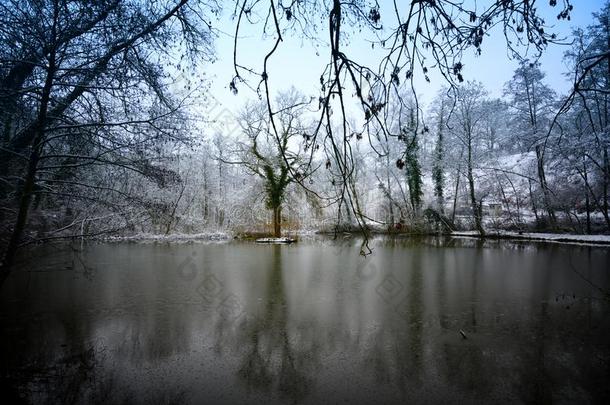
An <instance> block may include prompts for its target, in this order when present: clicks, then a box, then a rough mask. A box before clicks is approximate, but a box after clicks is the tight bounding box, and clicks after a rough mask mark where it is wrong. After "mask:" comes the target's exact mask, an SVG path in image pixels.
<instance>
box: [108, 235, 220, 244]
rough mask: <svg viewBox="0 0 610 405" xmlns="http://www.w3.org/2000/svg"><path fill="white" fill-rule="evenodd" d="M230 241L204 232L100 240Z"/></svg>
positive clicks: (111, 237)
mask: <svg viewBox="0 0 610 405" xmlns="http://www.w3.org/2000/svg"><path fill="white" fill-rule="evenodd" d="M229 239H231V235H229V234H228V233H224V232H204V233H195V234H186V233H175V234H170V235H159V234H152V233H139V234H136V235H131V236H107V237H104V238H102V240H104V241H105V242H172V243H184V242H193V241H224V240H229Z"/></svg>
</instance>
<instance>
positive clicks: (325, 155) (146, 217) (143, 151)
mask: <svg viewBox="0 0 610 405" xmlns="http://www.w3.org/2000/svg"><path fill="white" fill-rule="evenodd" d="M508 3H510V2H508ZM550 3H551V6H554V7H556V8H558V9H560V7H559V6H556V3H557V2H550ZM162 6H163V4H162V2H160V3H159V4H157V3H155V4H154V5H151V6H150V7H149V8H148V7H146V6H145V5H141V6H138V5H137V2H136V3H134V4H131V3H130V2H121V1H104V2H95V3H91V4H90V3H88V2H82V4H81V2H67V3H65V4H64V2H59V1H56V2H31V3H30V2H11V1H9V2H7V3H6V4H4V5H3V8H2V12H1V19H2V25H3V29H2V33H1V35H2V44H3V46H2V49H1V52H2V54H1V55H0V60H1V61H2V66H1V68H2V85H1V89H2V96H1V100H2V119H1V120H2V132H3V135H2V146H1V148H2V149H1V153H2V159H1V161H2V170H1V171H0V175H1V180H2V181H1V184H2V185H1V196H0V198H1V199H2V213H1V217H0V223H1V224H2V225H1V226H2V230H3V231H2V235H3V238H2V244H3V247H4V248H3V251H4V252H5V256H6V257H5V260H4V261H5V262H6V263H9V262H11V261H12V259H11V257H10V256H11V255H12V254H11V252H13V251H15V250H16V248H17V247H18V246H20V245H23V244H30V243H35V242H39V241H45V240H50V239H56V238H74V237H96V236H100V235H123V236H124V235H135V234H138V233H147V234H159V235H169V234H183V233H186V234H194V233H205V232H211V231H213V232H230V233H240V232H241V233H244V232H245V233H247V232H250V233H252V232H259V233H272V234H275V235H276V236H279V235H280V232H281V228H283V229H284V231H289V232H293V233H297V232H302V231H316V230H318V231H320V230H322V231H328V232H333V231H337V230H341V231H343V230H357V231H361V232H362V231H366V230H371V229H372V230H376V231H382V232H383V231H387V232H392V231H398V232H414V233H416V232H421V233H425V232H445V231H452V230H477V231H478V232H479V233H481V234H484V233H485V231H486V230H493V229H506V230H519V231H524V230H535V231H550V232H572V233H583V234H590V233H607V232H608V231H609V230H610V216H609V213H608V193H609V192H608V187H609V182H610V180H609V173H610V163H609V159H608V141H609V135H608V128H609V127H608V119H609V108H610V107H609V100H608V97H609V96H608V92H609V89H610V64H609V63H608V52H609V51H610V50H609V42H608V38H610V27H609V23H608V13H609V10H610V8H609V7H610V6H609V5H608V4H604V5H603V8H602V9H601V10H599V12H597V13H596V14H594V16H592V20H591V24H590V25H588V26H586V27H581V28H579V29H576V30H575V31H574V32H573V33H572V34H571V35H572V36H571V38H570V39H569V45H565V48H564V49H565V54H564V64H565V65H566V66H567V67H568V69H566V70H565V75H566V76H567V77H569V78H570V80H572V81H573V84H574V85H573V89H572V90H571V91H570V92H568V93H567V94H561V93H558V92H556V91H554V89H553V88H552V87H551V86H550V85H549V84H548V83H547V82H546V81H545V72H544V69H543V67H542V66H541V65H540V63H539V62H537V60H536V54H535V53H534V54H533V55H531V56H530V57H524V58H521V59H520V62H519V66H518V68H517V69H516V70H515V71H514V74H513V76H512V78H511V79H510V80H509V81H507V82H506V83H504V84H503V88H504V94H503V95H502V96H501V97H491V96H490V95H489V93H488V91H487V90H486V89H485V88H484V86H483V85H482V84H481V83H480V82H477V81H476V80H467V81H466V80H464V78H463V73H462V65H461V63H460V62H459V61H458V62H456V63H454V64H453V65H451V66H449V62H448V55H447V54H448V53H449V50H453V51H454V53H457V52H458V51H459V52H461V48H459V46H461V45H458V44H461V42H460V41H459V40H458V39H455V38H454V36H453V35H454V34H449V33H447V34H443V35H445V36H441V35H440V34H437V35H436V37H435V38H433V39H434V40H435V41H438V44H437V45H434V46H433V54H434V55H436V56H437V59H438V61H437V62H436V65H437V67H438V69H440V70H441V71H442V72H443V74H445V73H446V74H447V79H448V81H447V82H446V84H444V85H443V86H444V87H442V88H441V90H439V91H438V93H437V94H436V96H435V97H434V98H433V99H432V100H433V101H432V102H430V103H428V105H422V104H421V103H419V102H418V100H417V97H416V96H417V94H416V93H414V92H412V91H411V89H410V86H411V83H412V82H410V81H409V80H408V79H409V78H410V77H411V76H414V74H413V73H412V71H413V69H414V68H413V67H412V68H411V69H410V70H409V71H407V72H406V77H407V79H406V80H405V79H401V77H405V73H404V71H405V70H406V69H405V68H404V67H402V66H401V62H402V61H400V60H396V61H391V60H390V59H388V61H386V64H387V63H388V62H391V63H393V64H394V67H393V68H392V69H393V71H392V72H391V74H390V75H389V80H385V79H386V77H385V76H384V75H385V74H386V72H381V73H372V72H373V71H372V70H371V71H367V70H366V69H368V68H364V67H363V66H361V65H358V64H356V63H355V62H354V63H353V66H351V65H350V63H352V62H343V64H344V65H345V66H347V68H346V69H347V71H341V70H339V71H336V72H334V73H332V72H331V73H329V74H328V75H327V76H328V78H329V79H328V81H329V82H328V83H327V82H326V80H327V79H326V78H325V77H324V76H325V75H324V74H323V75H322V77H321V86H320V87H321V88H320V94H319V96H318V97H315V96H313V95H309V94H308V95H306V94H304V93H303V92H301V91H300V90H296V89H295V88H287V89H283V90H278V91H275V92H273V93H271V92H270V93H268V94H266V96H264V97H263V96H262V95H261V94H262V93H261V91H260V90H261V89H260V86H261V84H265V85H266V84H267V82H268V80H271V79H269V78H268V77H267V76H266V75H265V73H264V72H263V74H262V78H263V79H262V80H261V84H259V89H258V92H259V97H258V99H257V98H256V97H255V98H254V99H251V100H250V101H247V102H246V103H245V104H244V105H243V107H241V108H240V110H239V112H238V113H236V114H232V113H231V112H230V111H228V110H226V109H223V108H222V106H219V107H217V106H214V103H215V102H217V100H216V99H215V98H214V96H213V95H208V94H206V91H205V89H206V83H205V80H206V79H205V78H204V77H203V76H202V75H201V73H200V71H201V69H202V67H201V66H202V65H205V63H206V61H209V60H211V59H212V58H213V56H214V52H215V50H214V49H213V37H214V35H213V34H214V28H213V26H212V25H211V23H209V22H208V21H207V20H204V19H202V18H201V16H202V15H204V14H205V15H208V14H215V13H219V12H220V5H218V4H214V3H210V4H208V3H206V2H196V3H195V5H192V4H190V3H188V2H186V1H182V2H178V3H177V4H176V5H175V7H173V8H167V9H165V8H163V7H162ZM309 6H310V5H303V9H302V10H301V9H300V8H299V7H301V5H300V3H296V4H295V5H294V7H295V11H294V12H290V10H291V7H290V6H284V5H282V4H280V8H282V9H283V10H284V15H283V16H281V18H280V20H281V23H292V24H294V22H293V21H294V19H296V14H297V12H301V13H303V16H300V17H299V18H301V19H303V21H305V20H306V18H307V14H306V12H305V11H307V10H308V8H307V7H309ZM422 7H423V6H422ZM507 7H508V6H507ZM519 7H521V6H515V7H514V9H513V10H511V12H512V13H518V12H519V11H521V10H520V9H519ZM346 8H348V7H346ZM571 8H572V5H569V3H567V4H566V6H565V8H564V9H562V10H561V9H560V13H559V15H558V16H557V18H558V20H559V19H566V18H569V12H570V10H571ZM236 10H237V8H236ZM244 10H245V9H242V10H241V11H242V12H241V13H239V21H241V20H242V14H243V13H244ZM376 10H378V8H375V7H374V6H373V7H372V8H370V13H369V14H364V15H363V16H360V15H359V14H358V13H360V12H361V11H362V10H361V9H360V8H359V7H356V6H354V10H351V11H353V12H354V13H356V14H355V15H354V16H351V15H347V16H345V17H344V18H346V19H356V20H358V21H360V20H363V21H360V24H368V25H371V26H373V28H374V27H375V25H376V24H380V22H379V18H381V17H379V15H378V12H377V11H376ZM441 10H442V9H441ZM351 11H350V10H348V11H347V13H349V12H351ZM250 12H252V13H253V12H254V11H253V10H250ZM423 12H426V10H425V9H424V10H423V11H422V13H423ZM427 12H428V14H430V15H431V16H432V15H433V13H435V12H439V11H438V10H436V9H434V8H431V9H430V10H428V11H427ZM488 12H489V13H493V12H497V11H494V10H488ZM344 13H346V11H344ZM246 14H247V13H246ZM39 16H44V18H38V17H39ZM291 17H292V18H291ZM492 17H493V16H492V15H490V16H489V17H486V18H488V19H489V20H490V21H491V18H492ZM244 18H245V17H244ZM515 18H516V17H513V21H514V19H515ZM522 18H526V17H525V16H522ZM482 19H483V20H484V21H483V23H484V24H488V25H489V24H490V22H489V21H485V18H482ZM537 19H538V20H540V19H539V17H534V19H533V20H532V21H527V20H524V23H525V24H526V28H527V32H524V30H525V28H523V23H518V24H517V26H516V27H513V28H514V29H513V30H512V32H513V33H514V34H515V35H517V37H516V38H517V39H518V40H519V41H521V42H522V43H523V42H525V43H527V41H531V43H530V46H537V47H539V48H540V49H542V48H543V47H544V46H547V44H548V41H552V40H553V38H555V34H547V33H545V31H544V30H543V28H542V27H538V28H536V24H538V25H541V24H542V22H541V21H538V20H537ZM166 20H167V23H166ZM170 20H171V21H172V22H171V24H170ZM174 20H175V22H173V21H174ZM431 20H433V21H434V17H433V16H432V17H431ZM239 21H238V29H239ZM297 21H298V20H297ZM348 21H350V20H348ZM436 21H437V23H438V24H441V21H439V20H438V19H437V20H436ZM477 21H478V20H477V18H476V17H475V16H474V15H473V17H472V21H471V23H474V24H475V25H476V22H477ZM276 22H277V21H276ZM301 23H302V22H299V24H301ZM511 23H512V22H511V21H508V22H507V24H511ZM242 24H244V23H243V22H242ZM277 24H280V22H277ZM530 25H531V26H530ZM267 28H268V27H267ZM278 28H279V25H278ZM281 29H282V30H289V29H295V30H296V28H293V27H286V28H284V27H282V28H281ZM428 29H429V30H431V31H432V30H433V28H430V27H429V28H428ZM434 29H436V30H437V31H439V32H442V31H440V29H439V28H434ZM530 30H532V31H535V32H533V33H532V32H530ZM418 32H419V31H416V34H417V33H418ZM297 33H298V31H297ZM481 33H482V29H481ZM306 34H307V35H309V34H308V33H306V32H304V33H302V35H306ZM422 35H424V34H423V33H422ZM464 35H466V34H464ZM468 35H471V34H468ZM477 35H478V34H477ZM506 35H508V34H506ZM536 35H538V36H539V37H540V38H536ZM547 36H548V38H547ZM443 40H444V41H445V42H446V43H443V42H442V41H443ZM468 40H469V41H470V42H469V43H470V45H468V46H470V47H474V48H477V49H479V52H480V47H481V46H483V45H482V44H481V42H482V38H481V39H480V40H479V43H478V44H477V41H476V38H475V40H474V42H473V41H471V40H470V39H468ZM411 41H412V42H413V44H414V45H416V46H419V47H420V48H424V49H425V48H428V47H429V46H430V45H429V44H427V43H426V41H425V40H424V39H423V38H420V39H418V38H411ZM418 41H420V42H418ZM456 41H457V42H456ZM454 42H455V43H454ZM510 43H511V42H510V40H509V44H510ZM513 43H514V41H513ZM236 44H237V41H236ZM337 46H338V45H337ZM435 46H436V47H438V50H436V48H435ZM458 48H459V49H458ZM236 50H237V48H236ZM441 50H443V52H444V55H445V56H443V58H444V60H443V59H442V58H441V57H440V56H438V55H441V53H440V52H441ZM418 52H423V49H422V50H419V51H418ZM516 52H517V50H515V53H516ZM342 55H343V54H342ZM342 57H346V56H345V55H343V56H342ZM417 60H423V59H421V58H419V57H418V58H417ZM346 61H347V59H346ZM415 61H416V60H414V61H411V62H415ZM333 63H334V62H331V63H330V64H329V69H331V70H332V68H333V67H332V64H333ZM405 63H406V62H405ZM425 63H426V62H420V64H422V67H423V72H427V70H428V68H427V67H426V66H424V64H425ZM335 69H336V68H335ZM401 69H402V70H403V71H402V72H401ZM241 70H246V71H248V68H247V67H243V66H240V65H239V64H237V62H236V64H235V72H236V74H235V76H234V78H233V80H232V81H231V83H230V88H231V90H232V91H234V92H235V93H236V94H237V92H238V86H241V84H242V82H243V83H244V85H245V84H247V80H246V79H244V78H243V75H244V73H242V72H241ZM444 70H447V72H445V71H444ZM329 72H330V71H329ZM356 75H360V78H359V79H357V78H356V77H355V76H356ZM363 78H364V79H363ZM366 78H368V79H366ZM352 79H353V80H354V83H358V82H359V81H360V82H362V81H363V80H364V81H366V82H367V83H366V84H363V85H361V87H359V86H356V88H355V90H356V95H353V94H352V95H350V97H348V96H347V94H345V95H344V94H343V93H348V92H350V91H352V90H354V89H353V88H352V87H353V86H354V83H350V82H349V80H352ZM384 80H385V81H384ZM401 80H402V82H401ZM426 80H429V78H428V76H427V75H426ZM335 82H337V83H338V82H341V83H342V84H341V86H345V90H343V92H341V91H339V90H337V84H336V83H335ZM343 82H346V83H343ZM312 86H315V84H312ZM332 86H335V89H329V87H332ZM350 86H352V87H350ZM365 89H366V90H365ZM365 91H366V92H368V94H367V95H365V94H364V92H365ZM339 93H342V94H339ZM240 94H241V93H240ZM335 96H337V98H341V102H340V103H337V102H336V100H334V99H335ZM348 98H351V99H355V100H357V101H358V102H359V103H360V104H361V107H362V109H361V110H360V111H358V110H357V108H354V106H353V105H349V103H350V101H349V100H348ZM206 103H208V104H210V106H209V107H208V108H206V109H203V108H201V107H198V106H200V105H201V104H203V105H205V104H206ZM352 104H354V103H352ZM201 110H203V111H206V114H207V115H209V116H206V117H195V115H197V114H199V115H201V114H200V111H201ZM270 111H272V112H273V114H271V115H269V112H270ZM335 111H337V112H338V111H341V112H342V115H341V117H339V115H337V114H334V115H333V116H332V118H331V114H332V112H335ZM204 115H205V114H204ZM362 115H364V116H362ZM206 120H207V121H206ZM218 120H222V123H223V124H224V125H222V126H219V125H208V126H207V127H206V124H205V122H218ZM223 131H224V132H223Z"/></svg>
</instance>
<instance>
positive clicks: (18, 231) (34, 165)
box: [0, 33, 55, 287]
mask: <svg viewBox="0 0 610 405" xmlns="http://www.w3.org/2000/svg"><path fill="white" fill-rule="evenodd" d="M53 34H55V33H53ZM54 77H55V51H54V50H53V51H51V54H50V55H49V67H48V69H47V77H46V79H45V84H44V87H43V89H42V94H41V99H40V109H39V110H38V117H37V119H36V126H35V134H36V135H35V136H34V139H33V142H32V145H31V146H32V151H31V152H30V159H29V162H28V166H27V172H26V175H25V182H24V185H23V190H22V192H21V198H20V200H19V211H18V212H17V219H16V220H15V226H14V227H13V230H12V233H11V237H10V239H9V242H8V245H7V247H6V252H5V254H4V258H3V260H2V264H0V287H2V285H3V284H4V282H5V281H6V279H7V278H8V275H9V274H10V271H11V267H12V266H13V264H14V262H15V256H16V254H17V248H18V247H19V243H20V242H21V237H22V235H23V231H24V229H25V224H26V222H27V218H28V211H29V209H30V201H31V199H32V192H33V191H34V185H35V182H36V172H37V170H38V162H39V160H40V155H41V153H42V149H43V140H44V135H45V131H44V130H45V127H46V123H47V114H48V108H49V100H50V98H51V88H52V87H53V80H54Z"/></svg>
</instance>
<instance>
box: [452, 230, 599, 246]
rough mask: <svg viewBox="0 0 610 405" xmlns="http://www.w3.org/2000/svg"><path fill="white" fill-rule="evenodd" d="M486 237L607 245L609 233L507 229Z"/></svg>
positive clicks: (473, 234)
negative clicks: (535, 231) (569, 232)
mask: <svg viewBox="0 0 610 405" xmlns="http://www.w3.org/2000/svg"><path fill="white" fill-rule="evenodd" d="M451 235H453V236H466V237H478V236H479V233H478V232H477V231H460V232H452V233H451ZM485 236H486V237H492V238H493V237H498V238H507V239H524V240H533V241H546V242H561V243H578V244H591V245H609V246H610V235H577V234H565V233H532V232H521V233H519V232H509V231H488V232H487V233H486V234H485Z"/></svg>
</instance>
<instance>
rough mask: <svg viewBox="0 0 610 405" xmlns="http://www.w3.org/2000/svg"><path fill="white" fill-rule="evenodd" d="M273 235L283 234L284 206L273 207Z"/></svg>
mask: <svg viewBox="0 0 610 405" xmlns="http://www.w3.org/2000/svg"><path fill="white" fill-rule="evenodd" d="M273 236H274V237H275V238H280V237H281V236H282V207H281V206H278V207H274V208H273Z"/></svg>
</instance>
